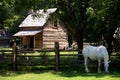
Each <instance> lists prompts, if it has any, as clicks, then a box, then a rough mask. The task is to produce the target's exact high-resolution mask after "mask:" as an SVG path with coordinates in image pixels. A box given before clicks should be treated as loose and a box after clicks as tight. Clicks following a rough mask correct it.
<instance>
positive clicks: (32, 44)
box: [30, 36, 34, 48]
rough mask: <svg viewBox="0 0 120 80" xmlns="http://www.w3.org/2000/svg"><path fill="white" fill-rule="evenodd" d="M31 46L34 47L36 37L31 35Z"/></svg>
mask: <svg viewBox="0 0 120 80" xmlns="http://www.w3.org/2000/svg"><path fill="white" fill-rule="evenodd" d="M30 48H34V37H33V36H31V37H30Z"/></svg>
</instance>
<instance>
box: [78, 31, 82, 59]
mask: <svg viewBox="0 0 120 80" xmlns="http://www.w3.org/2000/svg"><path fill="white" fill-rule="evenodd" d="M76 41H77V45H78V60H80V55H79V54H81V53H82V49H83V34H82V33H81V32H80V30H79V29H77V30H76Z"/></svg>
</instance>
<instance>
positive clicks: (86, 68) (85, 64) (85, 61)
mask: <svg viewBox="0 0 120 80" xmlns="http://www.w3.org/2000/svg"><path fill="white" fill-rule="evenodd" d="M87 59H88V58H87V57H84V66H85V71H86V72H89V69H88V67H87Z"/></svg>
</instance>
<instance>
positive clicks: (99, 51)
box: [82, 45, 109, 73]
mask: <svg viewBox="0 0 120 80" xmlns="http://www.w3.org/2000/svg"><path fill="white" fill-rule="evenodd" d="M82 54H83V57H84V66H85V71H86V72H89V69H88V67H87V64H88V58H90V59H91V60H98V73H101V70H100V65H101V60H104V67H105V72H109V70H108V67H109V61H108V60H109V55H108V52H107V49H106V48H105V47H104V46H103V45H101V46H98V47H94V46H90V45H89V46H87V47H85V48H83V50H82Z"/></svg>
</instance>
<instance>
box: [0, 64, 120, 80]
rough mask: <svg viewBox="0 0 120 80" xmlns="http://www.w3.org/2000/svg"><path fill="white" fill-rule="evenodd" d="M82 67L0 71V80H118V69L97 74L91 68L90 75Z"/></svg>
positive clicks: (119, 72)
mask: <svg viewBox="0 0 120 80" xmlns="http://www.w3.org/2000/svg"><path fill="white" fill-rule="evenodd" d="M83 68H84V67H83V65H81V66H68V67H61V70H60V71H55V70H54V67H38V66H36V67H26V68H25V67H24V69H23V68H22V70H19V71H17V72H12V71H8V70H0V80H119V79H120V70H119V68H118V69H117V68H112V69H110V73H105V72H104V71H103V72H102V73H97V70H96V68H94V67H93V68H92V70H91V72H90V73H86V72H84V69H83Z"/></svg>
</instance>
